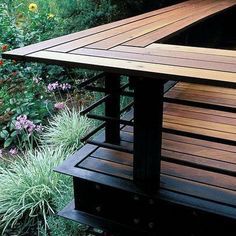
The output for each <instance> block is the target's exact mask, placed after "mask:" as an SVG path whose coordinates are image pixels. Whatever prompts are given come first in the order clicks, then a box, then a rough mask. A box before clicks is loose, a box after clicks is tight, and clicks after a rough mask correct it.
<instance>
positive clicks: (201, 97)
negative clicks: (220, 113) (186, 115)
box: [165, 89, 236, 108]
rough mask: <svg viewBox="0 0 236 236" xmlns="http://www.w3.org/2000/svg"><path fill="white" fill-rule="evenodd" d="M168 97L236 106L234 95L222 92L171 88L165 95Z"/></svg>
mask: <svg viewBox="0 0 236 236" xmlns="http://www.w3.org/2000/svg"><path fill="white" fill-rule="evenodd" d="M165 97H166V98H171V99H177V100H185V101H192V102H201V103H205V104H213V105H218V106H226V107H232V108H235V107H236V101H235V98H236V97H235V96H234V95H227V94H222V93H212V92H207V93H204V92H196V91H194V90H192V91H191V90H187V89H183V90H179V89H174V90H169V91H168V92H167V94H166V95H165Z"/></svg>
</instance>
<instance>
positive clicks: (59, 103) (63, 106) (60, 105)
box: [54, 102, 65, 110]
mask: <svg viewBox="0 0 236 236" xmlns="http://www.w3.org/2000/svg"><path fill="white" fill-rule="evenodd" d="M54 107H55V108H56V109H59V110H61V109H64V108H65V103H64V102H58V103H56V104H55V105H54Z"/></svg>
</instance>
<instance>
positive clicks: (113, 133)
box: [105, 74, 120, 144]
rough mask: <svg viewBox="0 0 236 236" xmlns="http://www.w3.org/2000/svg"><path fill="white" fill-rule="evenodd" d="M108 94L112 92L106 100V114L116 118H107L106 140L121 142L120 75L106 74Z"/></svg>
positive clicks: (115, 142) (114, 142)
mask: <svg viewBox="0 0 236 236" xmlns="http://www.w3.org/2000/svg"><path fill="white" fill-rule="evenodd" d="M105 90H106V95H108V94H110V96H109V98H108V99H107V100H106V102H105V116H108V117H113V118H114V120H107V121H106V126H105V142H107V143H112V144H119V143H120V123H119V119H120V94H119V92H120V76H119V75H116V74H106V76H105Z"/></svg>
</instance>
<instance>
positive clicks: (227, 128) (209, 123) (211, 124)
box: [164, 114, 236, 134]
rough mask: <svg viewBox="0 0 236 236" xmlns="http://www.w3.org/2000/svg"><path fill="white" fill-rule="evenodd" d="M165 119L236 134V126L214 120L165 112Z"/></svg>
mask: <svg viewBox="0 0 236 236" xmlns="http://www.w3.org/2000/svg"><path fill="white" fill-rule="evenodd" d="M164 121H165V122H171V123H175V124H183V125H184V124H185V125H187V126H188V125H189V126H192V127H200V128H205V129H209V130H216V131H221V132H225V133H229V134H236V126H234V125H228V124H220V123H215V122H214V121H210V120H209V121H205V120H198V119H196V118H195V119H192V118H185V117H178V116H173V115H168V114H164Z"/></svg>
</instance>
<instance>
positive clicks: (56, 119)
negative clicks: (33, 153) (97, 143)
mask: <svg viewBox="0 0 236 236" xmlns="http://www.w3.org/2000/svg"><path fill="white" fill-rule="evenodd" d="M48 123H49V124H48V126H46V127H45V130H44V132H43V134H42V137H41V138H42V143H43V144H46V145H52V146H55V147H57V146H61V147H63V148H64V149H65V150H69V151H70V152H72V151H74V150H75V149H77V148H78V147H79V146H80V145H81V142H80V138H81V137H82V136H84V135H85V134H86V133H87V132H88V131H89V130H90V129H91V125H92V123H91V121H90V120H89V119H88V118H86V117H85V116H80V115H79V113H78V112H77V111H76V110H75V109H74V108H72V109H71V110H70V109H69V108H67V107H66V108H65V109H63V110H61V111H60V112H59V114H57V115H54V116H53V117H52V118H51V119H50V120H49V121H48Z"/></svg>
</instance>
